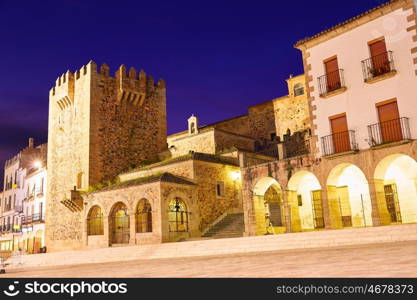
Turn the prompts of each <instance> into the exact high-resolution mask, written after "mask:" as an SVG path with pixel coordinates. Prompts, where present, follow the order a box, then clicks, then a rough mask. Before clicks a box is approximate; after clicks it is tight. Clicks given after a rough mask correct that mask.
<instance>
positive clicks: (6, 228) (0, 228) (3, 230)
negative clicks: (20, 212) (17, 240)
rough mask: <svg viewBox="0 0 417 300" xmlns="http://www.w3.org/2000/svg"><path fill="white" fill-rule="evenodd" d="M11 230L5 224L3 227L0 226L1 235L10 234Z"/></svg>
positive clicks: (8, 225) (9, 226) (10, 227)
mask: <svg viewBox="0 0 417 300" xmlns="http://www.w3.org/2000/svg"><path fill="white" fill-rule="evenodd" d="M11 229H12V226H11V225H10V224H5V225H1V226H0V230H1V232H3V233H6V232H10V230H11Z"/></svg>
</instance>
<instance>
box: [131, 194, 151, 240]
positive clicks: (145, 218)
mask: <svg viewBox="0 0 417 300" xmlns="http://www.w3.org/2000/svg"><path fill="white" fill-rule="evenodd" d="M135 223H136V224H135V227H136V232H137V233H145V232H152V206H151V203H150V202H149V201H148V199H146V198H142V199H140V200H139V201H138V202H137V204H136V210H135Z"/></svg>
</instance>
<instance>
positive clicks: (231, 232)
mask: <svg viewBox="0 0 417 300" xmlns="http://www.w3.org/2000/svg"><path fill="white" fill-rule="evenodd" d="M244 228H245V226H244V222H243V213H233V214H228V215H226V216H225V217H224V219H223V220H221V221H219V222H218V223H217V224H216V225H214V226H213V227H212V228H210V229H209V230H208V231H207V232H206V233H205V234H204V235H203V236H204V237H211V238H227V237H237V236H243V231H244Z"/></svg>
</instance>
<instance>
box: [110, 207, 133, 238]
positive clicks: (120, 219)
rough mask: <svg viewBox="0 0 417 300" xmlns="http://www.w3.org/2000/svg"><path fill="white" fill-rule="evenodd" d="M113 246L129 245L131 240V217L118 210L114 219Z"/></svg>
mask: <svg viewBox="0 0 417 300" xmlns="http://www.w3.org/2000/svg"><path fill="white" fill-rule="evenodd" d="M111 223H112V224H111V225H112V239H111V241H112V244H128V243H129V238H130V226H129V216H128V215H127V214H126V212H125V211H124V210H122V209H121V210H118V211H117V212H116V213H115V215H114V216H113V217H112V222H111Z"/></svg>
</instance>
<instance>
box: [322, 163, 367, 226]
mask: <svg viewBox="0 0 417 300" xmlns="http://www.w3.org/2000/svg"><path fill="white" fill-rule="evenodd" d="M326 184H327V187H326V188H327V194H328V204H329V214H330V222H331V223H332V227H334V228H343V227H367V226H372V224H373V223H372V204H371V197H370V194H369V184H368V180H367V178H366V176H365V174H364V173H363V171H362V170H361V169H360V168H359V167H358V166H356V165H354V164H352V163H340V164H338V165H336V166H335V167H334V168H333V169H331V170H330V172H329V175H328V177H327V183H326Z"/></svg>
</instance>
